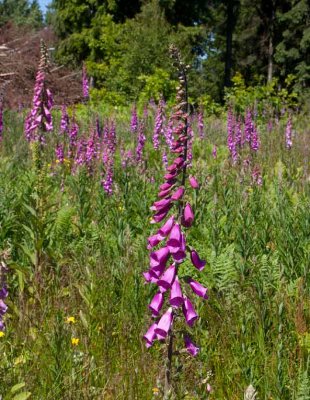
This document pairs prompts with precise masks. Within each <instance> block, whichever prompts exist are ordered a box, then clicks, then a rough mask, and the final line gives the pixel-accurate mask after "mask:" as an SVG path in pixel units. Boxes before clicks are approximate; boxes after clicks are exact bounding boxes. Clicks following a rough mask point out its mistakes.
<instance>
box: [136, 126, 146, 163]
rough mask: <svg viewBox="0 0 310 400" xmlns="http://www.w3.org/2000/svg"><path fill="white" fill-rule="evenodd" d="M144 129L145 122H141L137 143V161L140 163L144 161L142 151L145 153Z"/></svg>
mask: <svg viewBox="0 0 310 400" xmlns="http://www.w3.org/2000/svg"><path fill="white" fill-rule="evenodd" d="M144 129H145V126H144V123H143V122H141V123H140V124H139V128H138V144H137V148H136V161H137V162H138V163H139V162H141V161H142V153H143V149H144V145H145V142H146V137H145V134H144Z"/></svg>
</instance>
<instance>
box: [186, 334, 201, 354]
mask: <svg viewBox="0 0 310 400" xmlns="http://www.w3.org/2000/svg"><path fill="white" fill-rule="evenodd" d="M184 344H185V347H186V350H187V351H188V352H189V354H190V355H192V356H193V357H196V356H197V354H198V353H199V350H200V348H199V347H197V346H196V345H195V343H194V342H193V341H192V340H191V338H190V337H189V336H187V335H185V336H184Z"/></svg>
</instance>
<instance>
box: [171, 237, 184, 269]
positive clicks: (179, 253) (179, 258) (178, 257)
mask: <svg viewBox="0 0 310 400" xmlns="http://www.w3.org/2000/svg"><path fill="white" fill-rule="evenodd" d="M185 250H186V240H185V235H184V234H183V233H182V235H181V246H180V248H179V250H178V251H177V252H176V253H173V254H172V257H173V260H174V261H175V262H176V263H178V264H181V263H182V262H183V261H184V260H185V258H186V251H185Z"/></svg>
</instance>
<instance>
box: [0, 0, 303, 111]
mask: <svg viewBox="0 0 310 400" xmlns="http://www.w3.org/2000/svg"><path fill="white" fill-rule="evenodd" d="M309 21H310V6H309V3H308V1H307V0H269V1H265V0H258V1H255V2H253V1H251V0H226V1H220V0H211V1H205V0H191V1H186V0H145V1H141V0H132V1H130V2H129V1H127V0H53V1H51V4H50V5H49V7H48V11H47V14H46V16H45V18H43V15H42V12H41V11H40V7H39V4H38V2H37V1H36V0H34V1H27V0H2V1H0V25H1V26H2V27H3V26H5V24H8V23H9V22H11V23H12V22H13V23H14V24H16V25H18V26H21V25H24V26H25V25H28V26H30V27H31V29H40V28H42V27H44V26H46V25H47V26H50V27H51V28H52V29H53V31H54V32H55V34H56V37H57V45H56V50H55V52H54V53H53V57H54V61H56V62H58V63H60V64H64V65H67V66H68V65H69V66H70V68H81V64H82V62H85V63H86V66H87V71H88V74H89V76H91V77H92V85H93V98H94V99H105V100H107V101H109V102H111V103H114V104H126V103H128V102H130V101H134V100H136V99H137V98H138V97H139V98H142V99H144V98H145V99H149V98H150V97H153V98H155V100H156V98H158V97H159V96H160V95H161V94H162V93H163V94H164V96H165V97H166V98H169V97H171V96H172V95H173V93H174V89H175V81H174V75H173V69H172V67H171V63H170V61H169V55H168V51H167V49H168V45H169V44H170V43H171V42H173V43H175V44H176V45H177V46H178V47H179V48H180V49H181V51H182V54H183V56H184V57H185V59H186V62H188V63H189V64H190V65H191V66H192V69H191V76H190V82H191V85H190V91H191V96H192V98H193V99H195V100H197V99H199V101H200V102H203V101H205V102H206V101H208V99H212V101H216V102H222V101H223V99H224V96H225V88H227V87H230V86H231V85H232V83H236V82H237V83H239V84H240V82H241V83H242V84H244V85H246V86H248V85H252V86H257V85H260V86H262V85H266V84H268V83H269V84H270V83H272V84H273V85H274V86H277V87H281V88H283V87H287V88H288V90H294V91H295V92H296V93H297V94H298V98H299V100H301V101H303V102H304V101H305V100H306V99H307V97H308V96H309V95H308V87H309V82H310V51H309V50H310V24H309Z"/></svg>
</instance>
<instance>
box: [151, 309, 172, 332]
mask: <svg viewBox="0 0 310 400" xmlns="http://www.w3.org/2000/svg"><path fill="white" fill-rule="evenodd" d="M172 321H173V312H172V307H169V308H168V310H167V311H166V312H165V314H163V315H162V317H161V318H160V320H159V321H158V324H157V327H156V328H155V333H156V335H157V338H158V339H159V340H164V339H165V338H166V336H167V335H168V332H169V330H170V328H171V325H172Z"/></svg>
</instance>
